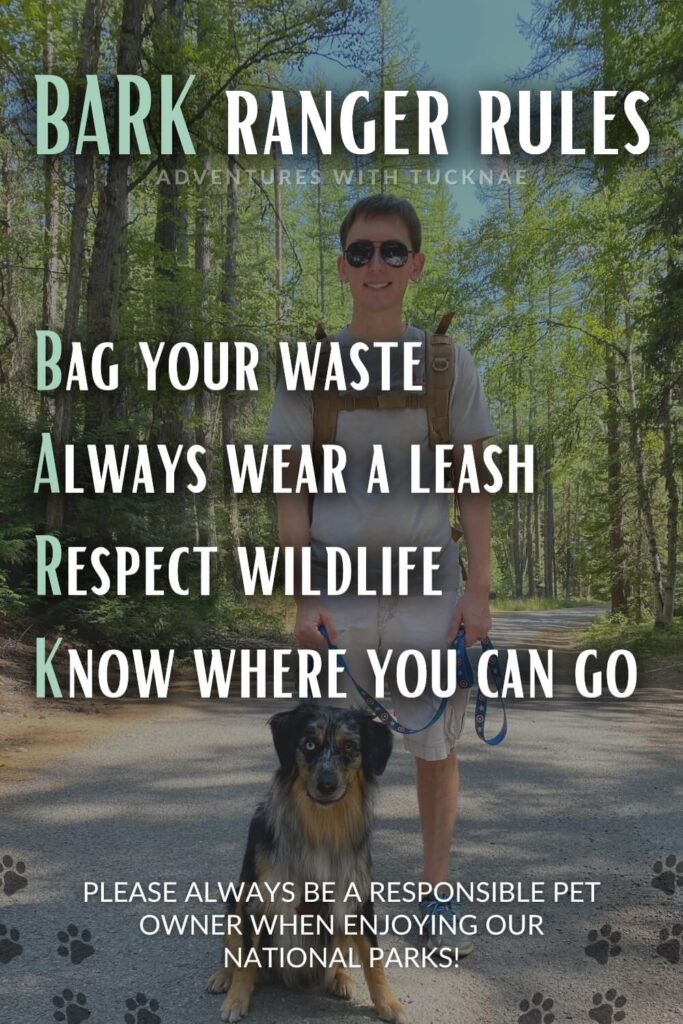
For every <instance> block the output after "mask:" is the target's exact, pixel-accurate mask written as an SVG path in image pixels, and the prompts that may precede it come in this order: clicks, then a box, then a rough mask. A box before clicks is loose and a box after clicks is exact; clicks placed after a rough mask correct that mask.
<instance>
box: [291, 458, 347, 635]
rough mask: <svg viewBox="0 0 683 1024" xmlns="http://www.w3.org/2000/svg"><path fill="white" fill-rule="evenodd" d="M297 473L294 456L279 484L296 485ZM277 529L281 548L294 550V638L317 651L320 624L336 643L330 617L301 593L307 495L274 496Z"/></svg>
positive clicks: (307, 525)
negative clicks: (275, 498) (275, 499)
mask: <svg viewBox="0 0 683 1024" xmlns="http://www.w3.org/2000/svg"><path fill="white" fill-rule="evenodd" d="M298 473H299V459H298V458H296V457H295V456H293V457H292V461H291V463H290V465H289V466H288V467H287V469H285V470H284V472H283V483H284V484H285V485H286V486H287V487H291V488H294V487H295V486H296V482H297V477H298ZM277 529H278V536H279V538H280V545H281V546H282V547H291V548H294V549H295V551H296V553H297V554H296V558H295V587H296V594H295V597H294V599H295V601H296V622H295V625H294V636H295V637H296V642H297V644H298V645H299V647H303V648H313V649H316V648H320V647H322V646H323V643H324V641H323V639H322V637H321V636H320V633H319V632H318V626H321V625H324V626H325V628H326V629H327V632H328V635H329V638H330V640H331V641H332V643H333V644H336V642H337V634H336V631H335V628H334V623H333V621H332V616H331V615H330V613H329V612H328V611H327V609H326V608H325V607H324V606H323V604H322V602H321V600H320V598H319V597H304V596H303V595H302V594H301V552H302V550H303V549H304V548H308V547H310V543H311V521H310V513H309V494H308V491H307V490H306V491H305V492H302V493H299V494H294V493H292V494H278V495H277Z"/></svg>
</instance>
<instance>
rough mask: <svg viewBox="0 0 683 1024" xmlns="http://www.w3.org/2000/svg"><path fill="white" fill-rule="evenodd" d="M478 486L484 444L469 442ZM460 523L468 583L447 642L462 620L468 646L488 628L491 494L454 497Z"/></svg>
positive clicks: (482, 478)
mask: <svg viewBox="0 0 683 1024" xmlns="http://www.w3.org/2000/svg"><path fill="white" fill-rule="evenodd" d="M472 447H473V451H474V456H475V460H476V465H477V477H478V480H479V484H480V486H483V484H484V483H485V482H486V479H487V474H486V469H485V467H484V443H483V441H475V442H473V444H472ZM463 452H464V448H463V446H462V445H459V446H458V447H457V448H456V449H455V451H454V456H455V458H454V465H455V479H456V480H458V479H459V477H460V467H461V465H462V458H463ZM457 505H458V508H459V510H460V525H461V526H462V531H463V534H464V537H465V544H466V545H467V585H466V587H465V592H464V594H463V596H462V597H461V599H460V600H459V601H458V604H457V606H456V608H455V612H454V613H453V620H452V622H451V629H450V632H449V634H448V642H449V644H450V643H452V641H453V640H454V638H455V636H456V635H457V632H458V630H459V629H460V625H461V623H462V624H463V625H464V627H465V643H466V644H467V646H468V647H469V646H470V645H471V644H474V643H476V642H477V640H483V639H484V637H485V636H487V635H488V632H489V630H490V629H491V611H490V608H489V593H490V589H491V495H490V494H489V493H488V491H483V490H482V491H481V492H480V493H479V494H477V493H473V492H472V491H470V490H468V489H466V490H463V491H462V492H461V493H460V495H459V496H458V498H457Z"/></svg>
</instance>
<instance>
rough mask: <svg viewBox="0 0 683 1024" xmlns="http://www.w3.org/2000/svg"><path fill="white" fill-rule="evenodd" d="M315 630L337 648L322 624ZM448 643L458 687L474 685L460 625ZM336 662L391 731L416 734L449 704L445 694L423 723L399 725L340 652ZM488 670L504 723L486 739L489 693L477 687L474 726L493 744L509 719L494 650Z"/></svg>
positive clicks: (502, 734) (487, 647) (488, 644)
mask: <svg viewBox="0 0 683 1024" xmlns="http://www.w3.org/2000/svg"><path fill="white" fill-rule="evenodd" d="M318 630H319V632H320V634H321V635H322V636H323V637H324V638H325V641H326V642H327V646H328V647H329V648H330V649H331V650H333V651H336V650H338V648H337V646H336V644H333V643H332V641H331V640H330V637H329V634H328V632H327V629H326V628H325V626H322V625H321V626H318ZM451 646H452V647H454V648H455V651H456V659H455V664H456V673H457V684H458V688H459V689H461V690H469V689H470V688H471V687H472V686H474V683H475V679H474V672H473V671H472V665H471V663H470V659H469V657H468V655H467V648H466V646H465V630H464V629H463V628H462V627H460V631H459V632H458V635H457V636H456V638H455V640H454V641H453V643H452V645H451ZM481 647H482V650H484V651H491V650H494V647H493V644H492V643H491V641H490V640H489V638H488V637H486V639H485V640H482V642H481ZM339 663H340V664H341V666H342V668H343V669H344V671H345V672H346V674H347V675H348V677H349V679H350V680H351V682H352V683H353V685H354V686H355V687H356V689H357V690H358V692H359V694H360V695H361V697H362V698H363V700H364V701H365V703H366V704H367V705H368V707H369V708H370V709H371V711H372V712H373V714H374V716H375V718H379V720H380V721H381V722H384V723H385V724H386V725H388V726H389V728H390V729H392V730H393V731H394V732H399V733H401V734H402V735H404V736H410V735H415V733H418V732H424V731H425V729H429V727H430V726H432V725H434V723H435V722H438V720H439V719H440V718H441V716H442V715H443V713H444V711H445V710H446V705H447V704H448V697H442V698H441V702H440V704H439V706H438V708H437V709H436V711H435V712H434V714H433V715H432V717H431V718H430V720H429V721H428V722H427V724H426V725H423V726H420V728H419V729H409V728H408V727H407V726H405V725H401V723H400V722H399V721H398V719H396V718H394V716H393V715H392V714H391V712H390V711H388V710H387V709H386V708H385V707H384V705H383V704H380V702H379V701H378V700H377V698H376V697H373V696H372V694H371V693H368V691H367V690H366V689H364V687H362V686H361V685H360V683H358V682H357V681H356V680H355V679H354V678H353V674H352V672H351V669H350V668H349V666H348V665H347V663H346V659H345V658H344V657H343V656H341V657H340V658H339ZM488 672H489V679H490V680H491V681H492V682H493V685H494V686H495V688H496V690H497V692H498V697H499V698H500V705H501V707H502V709H503V724H502V726H501V727H500V730H499V731H498V732H497V733H496V735H495V736H494V737H493V738H492V739H490V740H487V739H486V736H485V735H484V724H485V722H486V707H487V704H488V697H486V696H485V695H484V694H483V693H482V692H481V689H480V688H479V687H477V698H476V703H475V706H474V728H475V731H476V733H477V736H478V737H479V739H480V740H483V741H484V743H487V744H488V746H489V747H496V746H498V744H499V743H502V742H503V740H504V739H505V737H506V735H507V731H508V720H507V714H506V712H505V701H504V700H503V696H502V689H503V673H502V672H501V668H500V662H499V661H498V655H497V654H494V655H493V656H492V657H491V658H489V664H488Z"/></svg>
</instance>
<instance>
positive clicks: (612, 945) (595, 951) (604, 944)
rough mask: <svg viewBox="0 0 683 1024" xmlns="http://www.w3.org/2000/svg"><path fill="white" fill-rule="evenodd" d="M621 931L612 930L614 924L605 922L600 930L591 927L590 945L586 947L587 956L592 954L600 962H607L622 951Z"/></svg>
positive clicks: (589, 934)
mask: <svg viewBox="0 0 683 1024" xmlns="http://www.w3.org/2000/svg"><path fill="white" fill-rule="evenodd" d="M620 942H621V932H617V931H612V926H611V925H609V924H603V926H602V928H601V929H600V931H599V932H598V930H597V929H596V928H591V930H590V931H589V933H588V945H587V946H585V947H584V950H585V953H586V956H592V957H593V959H594V960H597V961H598V963H599V964H606V963H607V961H608V960H609V958H610V957H611V956H619V954H620V953H621V946H620V945H619V943H620Z"/></svg>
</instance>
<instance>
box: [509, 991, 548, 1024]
mask: <svg viewBox="0 0 683 1024" xmlns="http://www.w3.org/2000/svg"><path fill="white" fill-rule="evenodd" d="M554 1005H555V1004H554V1003H553V1001H552V999H544V998H543V993H542V992H535V993H534V995H533V996H532V997H531V1000H529V999H522V1001H521V1003H520V1004H519V1008H520V1010H521V1011H522V1014H521V1016H520V1017H518V1018H517V1024H553V1021H554V1020H555V1014H554V1013H550V1011H551V1010H552V1008H553V1006H554Z"/></svg>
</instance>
